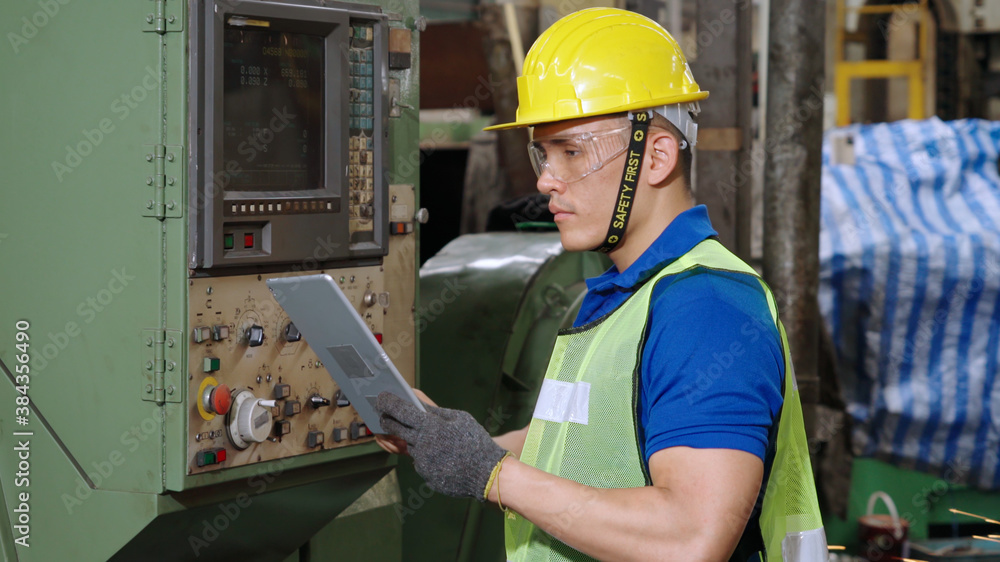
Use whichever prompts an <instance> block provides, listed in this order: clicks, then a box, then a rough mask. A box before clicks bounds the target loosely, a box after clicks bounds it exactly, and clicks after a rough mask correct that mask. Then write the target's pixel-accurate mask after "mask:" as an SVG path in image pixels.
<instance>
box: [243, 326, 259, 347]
mask: <svg viewBox="0 0 1000 562" xmlns="http://www.w3.org/2000/svg"><path fill="white" fill-rule="evenodd" d="M244 335H245V336H246V338H247V343H248V344H250V347H260V346H261V345H263V344H264V328H262V327H260V326H258V325H257V324H254V325H253V326H250V327H249V328H247V329H246V330H245V331H244Z"/></svg>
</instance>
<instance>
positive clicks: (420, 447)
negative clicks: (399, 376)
mask: <svg viewBox="0 0 1000 562" xmlns="http://www.w3.org/2000/svg"><path fill="white" fill-rule="evenodd" d="M375 409H376V410H378V412H379V423H380V424H382V430H383V431H385V432H386V433H388V434H390V435H393V436H396V437H399V438H401V439H402V440H403V441H405V443H406V445H407V449H408V451H409V454H410V456H411V457H413V466H414V468H415V469H416V470H417V473H418V474H420V476H422V477H423V478H424V480H426V481H427V484H428V485H429V486H430V487H431V488H432V489H433V490H434V491H436V492H440V493H442V494H446V495H449V496H455V497H468V498H476V499H477V500H479V501H483V500H484V497H483V494H484V492H485V490H486V483H487V482H488V481H489V479H490V474H492V473H493V469H494V468H495V467H496V465H497V463H499V462H500V461H501V460H502V459H503V458H504V455H506V454H507V451H505V450H504V449H503V448H502V447H500V446H499V445H497V444H496V443H495V442H494V441H493V439H492V438H491V437H490V435H489V433H487V432H486V430H485V429H483V426H481V425H479V422H477V421H476V420H475V419H474V418H473V417H472V415H471V414H469V413H468V412H463V411H461V410H450V409H447V408H437V407H434V406H428V408H427V411H426V412H421V411H420V410H419V409H418V408H417V407H416V406H414V405H413V404H411V403H409V402H407V401H405V400H403V399H402V398H399V397H398V396H396V395H394V394H390V393H388V392H383V393H381V394H379V395H378V400H376V402H375Z"/></svg>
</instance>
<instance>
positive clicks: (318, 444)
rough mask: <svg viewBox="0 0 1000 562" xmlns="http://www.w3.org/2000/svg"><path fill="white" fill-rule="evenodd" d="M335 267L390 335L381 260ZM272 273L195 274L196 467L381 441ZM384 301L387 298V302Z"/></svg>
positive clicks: (192, 382) (191, 382) (192, 422)
mask: <svg viewBox="0 0 1000 562" xmlns="http://www.w3.org/2000/svg"><path fill="white" fill-rule="evenodd" d="M316 273H327V274H329V275H330V276H332V277H333V278H334V280H336V281H338V282H339V283H340V287H341V289H342V290H343V291H344V293H345V294H346V295H347V297H348V299H349V300H350V301H351V302H352V303H353V304H354V306H355V308H356V310H357V311H358V314H359V315H361V317H362V318H363V319H364V320H365V324H366V325H367V326H368V328H369V329H370V330H371V331H372V333H374V334H375V335H376V337H379V336H381V334H382V330H383V324H384V319H383V317H384V316H385V314H386V310H387V308H388V303H389V302H390V298H389V295H388V294H387V292H386V291H385V288H384V272H383V271H382V268H381V267H379V266H368V267H351V268H344V269H328V270H322V271H309V272H297V273H279V274H272V275H270V277H276V276H290V275H311V274H316ZM267 277H268V276H263V275H242V276H241V275H237V276H226V277H203V278H192V279H190V280H189V294H190V300H189V302H190V303H191V309H190V313H189V318H190V327H189V334H190V338H189V340H188V345H189V354H188V358H189V364H188V396H189V397H191V398H190V400H189V408H188V410H189V413H188V428H189V430H188V459H189V461H188V473H189V474H196V473H200V472H206V471H212V470H220V469H224V468H227V467H233V466H241V465H247V464H252V463H256V462H264V461H269V460H274V459H278V458H284V457H289V456H296V455H302V454H308V453H314V452H317V451H323V450H326V449H330V448H334V447H346V446H350V445H353V444H357V443H363V442H369V441H371V438H372V434H371V432H370V431H368V430H367V428H366V427H365V425H364V423H363V421H362V420H361V418H360V416H359V415H358V414H357V412H356V411H355V410H354V408H353V407H352V406H351V404H350V402H349V401H348V400H347V399H346V397H344V396H343V395H342V394H341V392H340V389H339V387H338V386H337V384H336V383H335V382H333V379H332V378H331V377H330V375H329V373H327V371H326V369H324V368H323V365H322V363H321V362H320V361H319V359H318V358H317V357H316V354H315V353H313V352H312V350H311V349H310V348H309V344H308V342H307V341H305V339H304V338H303V337H302V335H301V334H300V333H299V331H298V330H297V329H296V328H295V325H294V324H293V323H291V322H290V320H289V319H288V316H287V315H286V314H285V313H284V311H283V310H282V308H281V307H280V306H279V305H278V303H277V302H275V300H274V298H273V297H272V295H271V292H270V291H269V290H268V288H267V286H266V284H265V280H266V279H267ZM383 303H384V304H383Z"/></svg>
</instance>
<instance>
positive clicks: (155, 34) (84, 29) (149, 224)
mask: <svg viewBox="0 0 1000 562" xmlns="http://www.w3.org/2000/svg"><path fill="white" fill-rule="evenodd" d="M418 19H419V17H418V14H417V2H416V0H399V1H394V2H368V3H367V4H365V3H340V2H331V1H326V0H281V1H277V0H272V1H263V0H133V1H129V2H108V1H104V2H89V1H88V2H82V1H79V0H77V1H72V0H30V1H29V0H18V1H12V2H4V3H3V4H2V5H0V22H2V24H0V25H2V27H3V37H4V41H3V45H2V46H0V74H2V75H3V77H4V78H3V86H2V87H0V106H2V107H3V115H4V120H3V127H2V132H0V170H2V177H3V182H2V198H0V265H2V267H0V290H2V295H3V296H2V298H0V371H2V374H0V451H2V452H0V490H2V494H0V498H2V501H0V557H2V558H3V559H4V560H24V561H31V560H42V561H55V560H73V561H87V560H108V559H111V560H194V559H198V560H277V561H282V560H288V561H293V560H331V559H333V558H337V559H345V560H399V559H401V558H402V530H401V529H402V521H401V519H400V518H399V516H398V513H397V511H398V509H397V508H398V507H399V505H400V504H399V501H400V500H399V498H400V490H399V486H398V483H397V480H396V476H395V471H394V470H393V469H394V466H395V461H394V460H393V459H390V458H389V456H388V455H386V454H384V453H382V452H381V450H380V449H379V448H378V447H377V445H376V444H375V443H374V442H373V437H372V435H371V432H370V431H368V430H367V428H366V427H365V425H364V423H363V420H361V419H360V417H359V416H358V415H357V413H356V412H355V410H354V408H353V407H352V406H351V405H350V403H349V401H348V400H347V399H346V398H345V397H344V396H343V395H341V393H340V392H339V389H338V387H337V385H336V384H335V383H334V382H333V381H332V380H331V378H330V376H329V375H328V374H327V373H326V371H325V369H324V368H323V365H322V364H321V363H320V362H319V360H318V359H317V357H316V355H315V354H314V353H313V352H312V350H311V349H310V348H309V346H308V344H307V342H306V341H304V340H303V338H302V334H301V333H299V331H298V330H297V329H296V328H295V326H294V324H292V323H291V322H289V320H288V318H287V317H286V316H285V315H284V313H283V311H282V309H281V307H280V306H279V305H278V303H276V302H275V301H274V299H273V298H272V296H271V294H270V293H269V291H268V290H267V288H266V285H265V281H266V280H267V279H268V278H271V277H276V276H288V275H299V274H306V273H321V272H322V273H327V274H329V275H331V276H332V277H333V278H334V279H335V280H338V281H339V283H340V287H341V289H342V290H343V291H344V293H345V294H347V296H348V297H349V298H350V299H351V301H352V302H353V303H354V304H355V305H356V307H357V312H358V314H360V315H361V317H362V318H364V319H365V322H366V324H367V325H368V328H370V329H371V331H372V332H373V333H374V334H376V337H377V338H381V341H382V343H383V345H384V348H385V350H386V352H387V353H388V354H389V355H390V357H392V359H393V361H394V362H395V364H396V365H397V367H398V368H399V370H400V372H402V373H403V374H404V376H405V377H406V378H408V380H409V381H410V382H411V383H413V382H415V379H416V370H417V369H416V356H417V353H416V338H417V333H416V329H415V322H414V318H413V310H414V309H415V304H416V292H417V291H416V256H417V242H416V235H415V233H414V231H415V228H414V226H415V225H414V223H415V220H414V219H415V217H416V216H420V213H418V212H417V211H418V209H417V207H416V205H417V203H416V202H417V194H418V190H419V186H418V185H417V164H418V163H419V152H418V151H417V136H418V128H419V127H418V118H417V112H416V110H414V109H413V108H415V107H417V106H418V105H419V103H418V99H417V98H418V89H417V87H418V84H417V76H418V70H419V69H418V64H419V56H418V54H419V51H418V48H417V41H416V34H415V33H413V30H414V29H416V28H417V27H418V25H419V21H418Z"/></svg>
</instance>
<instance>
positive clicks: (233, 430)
mask: <svg viewBox="0 0 1000 562" xmlns="http://www.w3.org/2000/svg"><path fill="white" fill-rule="evenodd" d="M276 403H277V402H276V401H274V400H264V399H262V398H257V397H256V396H254V395H253V393H252V392H250V391H249V390H246V389H244V390H238V391H236V392H235V393H233V405H232V408H230V410H229V416H228V418H227V422H228V427H227V429H228V431H229V439H230V440H231V441H232V442H233V445H235V446H236V448H238V449H246V448H247V447H249V446H250V444H251V443H260V442H262V441H264V440H265V439H267V437H268V435H269V434H270V432H271V421H272V420H271V408H272V407H273V406H274V405H275V404H276Z"/></svg>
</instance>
